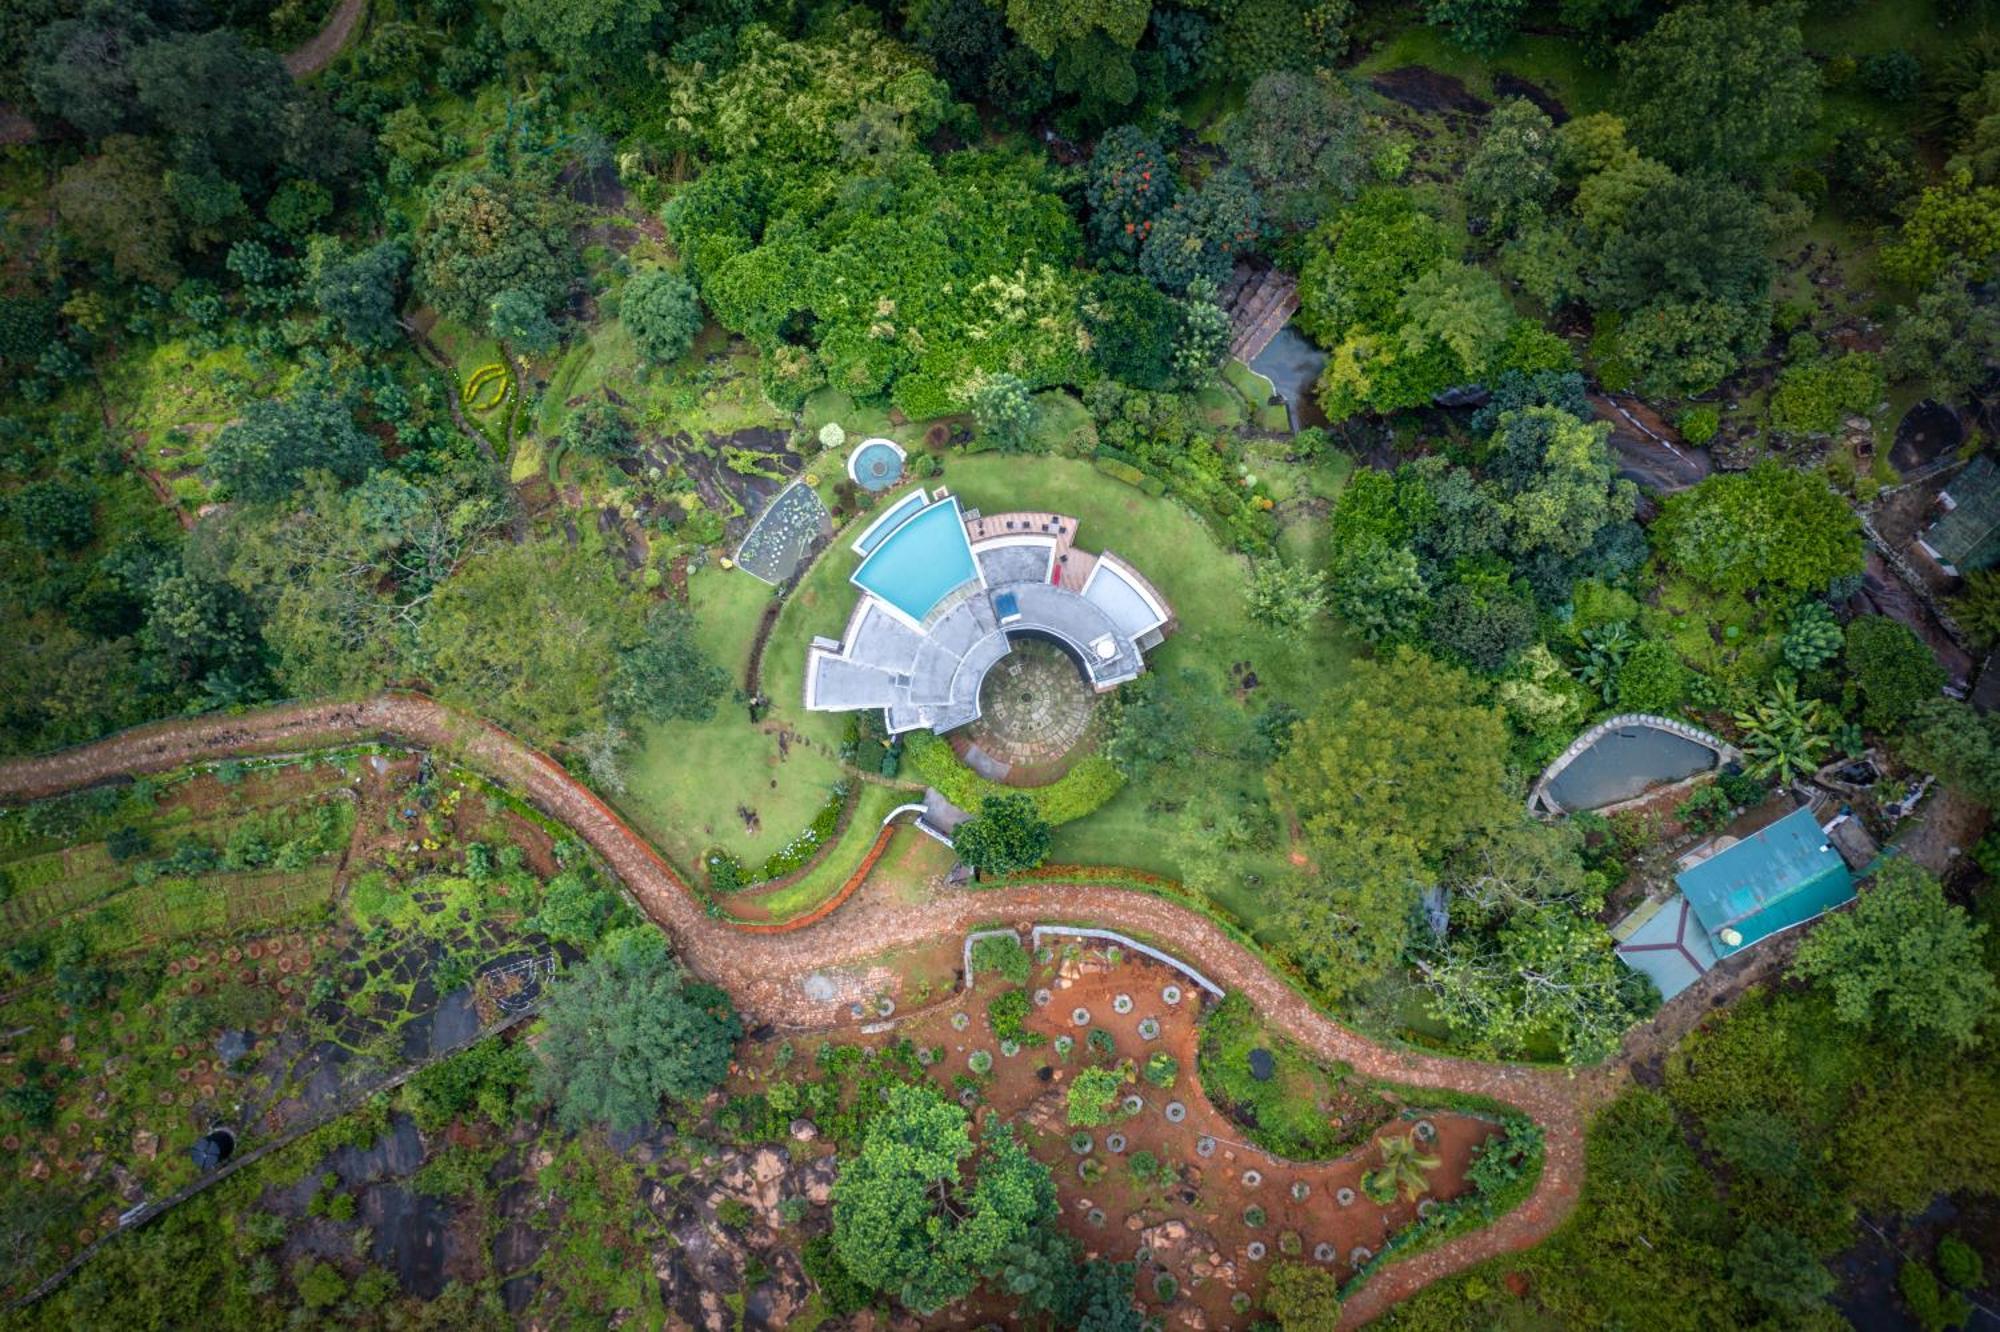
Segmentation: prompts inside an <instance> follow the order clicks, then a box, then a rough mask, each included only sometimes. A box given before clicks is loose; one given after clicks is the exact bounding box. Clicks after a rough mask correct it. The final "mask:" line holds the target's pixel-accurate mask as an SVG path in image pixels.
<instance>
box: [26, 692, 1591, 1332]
mask: <svg viewBox="0 0 2000 1332" xmlns="http://www.w3.org/2000/svg"><path fill="white" fill-rule="evenodd" d="M357 736H359V737H373V736H385V737H394V738H398V739H401V740H402V741H404V742H405V743H411V744H416V745H420V746H425V747H430V748H434V749H439V750H442V751H445V752H446V754H447V756H448V757H450V758H452V759H453V760H455V761H456V762H458V763H459V764H461V765H462V766H466V767H470V768H474V769H476V770H478V771H480V772H483V773H485V774H486V775H487V776H488V777H489V778H491V779H493V780H496V781H498V782H501V783H502V784H504V785H507V786H510V787H512V788H513V789H515V790H517V791H519V792H520V793H521V794H522V796H523V797H524V798H526V799H528V800H529V801H530V802H531V803H533V804H534V805H536V806H537V807H538V808H540V809H542V810H543V811H544V812H546V813H548V814H549V815H551V816H552V817H554V818H556V819H558V820H560V821H561V822H563V823H564V824H566V825H567V826H568V827H569V828H570V830H571V831H572V832H573V833H574V834H575V835H576V836H577V837H579V838H580V839H581V840H583V841H584V842H586V843H587V844H589V845H590V846H591V847H592V848H593V849H594V850H596V851H597V852H598V854H599V855H601V856H602V857H603V858H604V861H605V863H606V864H607V865H609V866H610V867H611V869H612V870H613V871H614V872H615V873H616V874H618V876H619V877H620V878H621V879H622V880H623V881H624V883H625V885H626V887H627V888H628V889H629V890H630V891H631V893H632V895H633V897H634V898H635V900H637V901H638V902H639V903H640V905H641V906H642V907H643V908H644V909H645V911H646V912H647V914H648V915H650V916H651V917H652V918H653V920H654V921H655V922H656V923H658V924H659V925H660V926H662V927H663V928H665V929H666V930H668V931H669V932H670V933H671V934H672V936H673V937H674V940H675V943H676V945H677V946H678V948H679V950H680V952H681V955H682V956H683V957H684V958H685V959H686V960H687V963H688V965H689V967H690V969H691V970H693V971H695V972H696V973H697V974H699V975H701V976H703V977H704V978H705V979H709V980H713V981H715V982H717V983H720V984H722V985H723V986H724V987H725V988H727V989H729V990H730V992H731V993H732V994H733V995H734V996H735V998H736V1000H737V1003H738V1005H739V1007H741V1008H742V1010H743V1011H744V1012H745V1014H746V1016H747V1017H748V1018H749V1020H750V1021H751V1023H752V1024H755V1023H757V1022H760V1021H768V1022H770V1023H771V1025H773V1026H774V1027H778V1028H787V1029H794V1030H798V1029H810V1028H815V1027H819V1028H823V1027H825V1026H828V1025H833V1024H834V1023H835V1022H836V1021H837V1019H832V1018H830V1017H829V1015H828V1014H827V1013H826V1012H825V1011H824V1010H823V1009H818V1008H803V1007H802V1005H803V1001H802V1000H801V998H800V985H799V982H800V981H801V980H802V978H803V977H804V976H806V975H807V974H809V973H811V972H812V971H815V970H819V969H821V968H824V967H827V966H833V965H839V964H842V963H847V962H853V961H858V960H861V959H865V958H868V957H874V956H879V955H881V954H882V953H883V952H884V951H887V950H890V949H894V948H897V947H901V946H905V945H908V944H916V943H923V942H928V941H931V940H935V939H937V938H939V937H941V936H947V935H949V934H954V933H962V932H963V931H964V930H966V929H970V928H975V927H977V926H980V925H984V924H989V923H994V922H996V921H997V922H999V923H1008V922H1021V923H1027V924H1044V925H1049V926H1055V925H1058V924H1061V923H1063V922H1075V923H1076V924H1078V925H1080V926H1082V927H1084V928H1092V929H1095V928H1113V927H1115V928H1117V929H1119V930H1120V931H1121V932H1126V933H1130V934H1133V935H1135V936H1143V937H1145V938H1146V939H1149V940H1152V941H1153V944H1154V946H1156V947H1160V948H1163V949H1166V950H1168V951H1171V952H1172V953H1174V954H1175V955H1177V956H1181V957H1185V958H1187V959H1189V960H1190V962H1192V963H1196V964H1198V965H1199V966H1200V969H1201V970H1202V971H1203V972H1204V973H1205V974H1206V975H1207V976H1208V977H1210V978H1211V979H1212V980H1214V981H1215V982H1216V983H1218V984H1220V985H1223V986H1226V987H1228V988H1232V989H1237V990H1240V991H1242V992H1243V993H1244V995H1245V996H1246V997H1247V998H1248V999H1249V1000H1250V1001H1251V1003H1252V1004H1254V1005H1256V1006H1257V1007H1258V1008H1259V1009H1260V1010H1262V1011H1263V1012H1264V1013H1265V1015H1266V1016H1267V1018H1268V1019H1269V1020H1270V1021H1271V1022H1273V1023H1274V1024H1276V1025H1277V1026H1279V1027H1281V1028H1283V1029H1284V1030H1286V1031H1287V1032H1288V1033H1289V1034H1290V1035H1291V1036H1292V1037H1293V1039H1295V1040H1296V1041H1298V1042H1299V1044H1300V1045H1301V1046H1302V1047H1303V1048H1304V1049H1306V1050H1307V1051H1308V1052H1310V1053H1313V1054H1315V1055H1317V1056H1318V1057H1321V1058H1324V1059H1328V1060H1334V1061H1340V1062H1344V1063H1346V1064H1347V1065H1349V1066H1350V1067H1352V1068H1353V1069H1355V1070H1356V1072H1358V1073H1360V1074H1362V1075H1363V1076H1367V1077H1373V1078H1379V1079H1382V1080H1385V1081H1392V1082H1398V1083H1403V1084H1405V1085H1408V1086H1413V1087H1425V1088H1437V1089H1441V1090H1444V1091H1448V1092H1449V1091H1462V1092H1468V1093H1471V1094H1475V1095H1479V1096H1483V1097H1489V1098H1491V1099H1494V1100H1499V1101H1503V1102H1506V1103H1507V1104H1510V1105H1513V1106H1515V1107H1517V1108H1518V1109H1519V1110H1521V1111H1522V1112H1523V1113H1525V1114H1527V1115H1528V1116H1530V1117H1531V1118H1533V1119H1534V1120H1535V1121H1536V1122H1538V1123H1539V1124H1541V1125H1542V1127H1543V1131H1544V1133H1545V1135H1546V1141H1547V1144H1548V1155H1547V1163H1546V1166H1545V1168H1544V1171H1543V1175H1542V1180H1541V1183H1540V1185H1539V1186H1538V1187H1537V1188H1536V1189H1535V1191H1534V1193H1533V1194H1532V1195H1531V1196H1530V1197H1529V1198H1528V1200H1527V1201H1526V1202H1524V1203H1523V1204H1522V1205H1521V1206H1519V1207H1517V1208H1515V1209H1514V1210H1513V1211H1510V1212H1508V1213H1507V1214H1506V1215H1505V1216H1503V1217H1501V1218H1499V1219H1498V1220H1497V1221H1495V1222H1494V1223H1493V1224H1491V1225H1489V1226H1485V1227H1482V1228H1481V1229H1478V1230H1475V1231H1472V1232H1469V1233H1467V1234H1463V1235H1459V1236H1456V1237H1454V1238H1452V1239H1450V1240H1447V1241H1445V1242H1444V1243H1441V1244H1439V1245H1437V1246H1436V1247H1434V1248H1430V1249H1427V1250H1425V1251H1424V1252H1422V1253H1420V1254H1417V1255H1414V1256H1412V1257H1410V1258H1408V1259H1406V1260H1403V1261H1399V1262H1396V1263H1393V1264H1391V1265H1390V1266H1389V1267H1387V1268H1386V1269H1385V1270H1383V1271H1382V1272H1381V1273H1380V1274H1379V1275H1377V1276H1376V1277H1374V1278H1373V1279H1371V1280H1370V1282H1369V1283H1368V1284H1367V1286H1366V1287H1364V1288H1363V1289H1362V1290H1361V1291H1359V1292H1357V1293H1356V1295H1355V1298H1354V1299H1353V1300H1352V1301H1351V1302H1350V1304H1349V1305H1348V1306H1347V1310H1346V1316H1347V1317H1348V1318H1349V1319H1351V1320H1352V1321H1354V1322H1362V1321H1366V1319H1368V1318H1370V1317H1373V1316H1374V1315H1376V1314H1379V1313H1380V1312H1381V1311H1382V1310H1384V1309H1386V1308H1387V1307H1388V1306H1389V1305H1390V1304H1393V1303H1394V1302H1395V1301H1397V1300H1399V1299H1401V1298H1403V1297H1405V1296H1407V1295H1409V1294H1411V1293H1413V1292H1414V1291H1416V1290H1418V1289H1420V1288H1421V1287H1422V1286H1424V1285H1426V1284H1428V1283H1429V1282H1431V1281H1433V1280H1436V1279H1437V1278H1439V1277H1441V1276H1445V1275H1448V1274H1450V1273H1452V1272H1456V1271H1460V1270H1462V1269H1464V1268H1466V1267H1468V1266H1471V1265H1473V1264H1475V1263H1478V1262H1481V1261H1484V1260H1485V1259H1488V1258H1491V1257H1495V1256H1497V1255H1500V1254H1503V1253H1508V1252H1513V1251H1516V1250H1518V1249H1522V1248H1526V1247H1528V1246H1529V1245H1532V1244H1535V1243H1537V1242H1539V1241H1540V1240H1541V1239H1543V1238H1545V1237H1546V1236H1547V1235H1548V1234H1549V1233H1550V1232H1551V1231H1553V1230H1554V1229H1555V1228H1556V1227H1557V1226H1558V1225H1559V1224H1561V1222H1562V1221H1563V1219H1564V1218H1565V1217H1567V1215H1568V1214H1569V1211H1570V1208H1571V1207H1572V1206H1573V1205H1574V1203H1575V1201H1576V1195H1577V1190H1578V1187H1579V1186H1580V1184H1581V1181H1582V1174H1583V1129H1584V1124H1585V1122H1586V1120H1587V1118H1588V1116H1589V1114H1590V1112H1591V1111H1592V1110H1593V1109H1594V1108H1595V1107H1596V1106H1597V1105H1599V1104H1601V1103H1603V1101H1604V1100H1606V1099H1608V1097H1609V1096H1610V1095H1612V1094H1614V1093H1615V1091H1616V1090H1617V1088H1618V1086H1619V1085H1620V1083H1621V1082H1622V1080H1623V1077H1624V1070H1623V1068H1622V1066H1615V1065H1614V1066H1605V1067H1600V1068H1597V1069H1591V1070H1576V1071H1571V1070H1558V1069H1548V1068H1532V1067H1523V1066H1513V1065H1498V1064H1486V1063H1479V1062H1476V1061H1473V1060H1467V1059H1456V1058H1451V1057H1447V1056H1442V1055H1435V1054H1427V1053H1421V1052H1417V1051H1413V1050H1399V1049H1395V1048H1393V1047H1388V1046H1384V1045H1381V1044H1378V1043H1376V1042H1374V1041H1371V1040H1368V1039H1366V1038H1364V1037H1362V1036H1360V1035H1359V1034H1357V1033H1355V1032H1353V1031H1351V1030H1349V1029H1348V1028H1346V1027H1343V1026H1341V1025H1340V1024H1339V1023H1337V1022H1334V1021H1333V1020H1332V1019H1330V1018H1328V1017H1327V1016H1326V1015H1325V1014H1323V1013H1321V1012H1320V1011H1319V1010H1318V1009H1317V1008H1315V1007H1314V1006H1313V1005H1312V1004H1311V1002H1310V1001H1309V1000H1308V999H1307V998H1306V996H1305V995H1304V994H1303V993H1302V992H1300V991H1299V990H1298V989H1297V988H1295V986H1294V984H1293V983H1292V982H1291V981H1289V980H1288V979H1287V978H1285V977H1284V976H1282V975H1281V974H1279V973H1278V972H1276V971H1274V970H1272V969H1271V967H1270V966H1269V965H1267V963H1266V962H1265V961H1264V959H1263V958H1262V957H1261V956H1259V954H1258V953H1257V952H1256V951H1255V949H1254V945H1252V944H1251V943H1249V942H1248V941H1247V940H1245V939H1242V938H1239V937H1237V936H1236V934H1235V933H1233V932H1232V931H1231V930H1230V929H1229V928H1228V927H1227V926H1226V925H1224V924H1223V923H1222V922H1219V921H1215V920H1211V919H1210V918H1208V917H1207V916H1205V915H1203V914H1201V913H1200V912H1198V911H1197V910H1194V909H1191V908H1190V907H1188V906H1186V905H1183V904H1181V903H1178V902H1175V901H1173V900H1171V899H1168V898H1164V897H1161V896H1156V895H1153V894H1149V893H1146V892H1143V891H1134V890H1133V889H1129V888H1119V887H1111V886H1107V885H1105V884H1102V883H1099V884H1095V885H1087V886H1072V885H1060V884H1033V883H1021V884H1009V885H1007V886H1005V887H997V888H994V889H991V890H987V891H981V892H967V893H952V894H943V895H940V896H939V897H937V898H936V899H934V900H931V901H926V902H918V903H903V902H898V901H896V900H894V899H893V898H891V897H888V896H886V895H885V896H884V897H883V898H881V899H876V898H864V899H863V900H862V901H860V902H857V903H856V904H855V908H854V909H853V910H848V911H841V910H840V908H841V906H842V905H843V904H846V903H848V902H850V901H852V900H853V899H854V898H855V897H856V896H857V895H858V894H859V893H860V890H861V889H862V888H863V886H864V885H865V884H866V882H867V879H868V874H869V871H870V870H872V869H873V867H874V865H875V863H876V862H877V861H878V860H879V859H880V857H881V855H882V853H883V851H884V850H885V849H886V848H887V846H888V844H889V841H890V840H891V838H892V836H893V831H892V830H891V829H887V828H885V829H884V830H883V831H882V832H881V833H880V834H878V835H877V839H876V843H875V845H874V847H872V848H871V850H870V852H869V855H868V856H867V857H866V858H865V859H864V861H863V863H862V865H861V867H860V868H859V869H858V870H857V871H856V873H855V874H854V875H853V876H852V877H851V878H850V880H849V882H848V883H847V884H845V885H843V887H842V890H841V892H840V893H838V894H836V895H835V897H834V898H832V899H830V900H829V901H828V902H827V903H825V904H824V905H822V906H821V907H820V908H819V909H817V910H816V911H815V912H813V913H810V914H809V915H807V916H805V917H801V918H799V919H797V920H795V921H790V922H787V923H785V924H783V925H772V926H765V927H763V928H759V927H757V926H752V925H741V924H732V923H728V922H724V921H721V920H717V919H713V918H711V916H710V914H709V910H708V908H707V907H706V905H705V904H704V903H703V902H702V901H701V900H700V899H699V898H698V897H697V896H696V895H695V893H694V892H692V891H691V890H690V889H689V887H688V886H687V884H686V883H685V881H684V880H682V879H681V877H680V876H679V875H678V874H677V873H676V872H675V871H674V869H673V868H672V866H671V865H669V864H668V863H667V861H666V860H665V858H664V857H662V856H661V855H660V854H659V852H658V851H657V850H655V849H654V848H653V847H652V845H651V844H650V843H649V842H647V841H646V840H645V839H644V838H642V837H641V836H640V835H639V834H638V833H637V832H635V831H634V830H633V829H632V828H631V826H630V825H629V824H627V823H626V822H625V820H624V819H623V818H621V817H620V816H619V815H618V814H617V812H616V811H614V810H613V809H611V807H610V806H609V805H607V804H606V803H605V802H604V801H603V800H602V799H600V798H599V797H598V796H597V795H596V794H595V793H594V792H592V791H590V790H589V789H588V788H587V787H585V786H583V784H582V783H581V782H579V781H578V780H577V779H576V778H575V777H573V776H572V775H571V774H570V773H569V772H567V771H566V770H565V769H564V768H563V767H562V766H561V765H560V764H559V763H557V762H556V761H555V760H554V759H552V758H550V757H549V756H548V755H546V754H544V753H542V752H541V751H539V750H537V749H534V748H533V747H531V746H529V745H527V744H526V743H524V742H523V741H521V740H520V739H518V738H517V737H515V736H513V735H511V734H509V733H508V732H506V731H505V730H503V729H502V728H500V727H499V726H497V725H494V724H492V723H490V722H486V721H483V720H480V719H475V718H470V717H467V716H465V715H464V714H461V713H458V712H456V711H454V710H452V709H450V708H448V707H445V706H444V705H442V704H440V703H437V702H436V701H434V700H431V699H428V698H424V697H421V696H416V695H410V694H380V695H375V696H373V697H370V698H366V699H362V700H350V701H339V702H321V703H300V704H292V705H288V706H283V707H277V708H271V709H266V710H263V711H260V712H255V713H247V714H243V715H238V716H217V717H206V718H200V719H195V720H177V721H171V722H166V723H156V724H153V725H149V726H143V727H138V728H135V729H133V730H130V731H126V732H123V733H121V734H118V735H115V736H112V737H110V738H108V739H105V740H101V741H98V742H95V743H93V744H89V745H84V746H80V747H78V748H74V749H70V750H65V751H60V752H58V753H54V754H49V755H44V756H41V757H37V758H29V759H22V760H17V761H14V762H11V763H7V764H5V765H0V800H9V801H17V800H27V799H33V798H36V797H40V796H47V795H54V794H58V793H60V792H63V791H66V790H71V789H75V788H77V787H82V786H88V785H92V784H94V783H97V782H101V781H104V780H108V779H111V778H113V777H117V776H120V775H124V774H131V773H141V772H158V771H166V770H170V769H173V768H176V767H180V766H183V765H185V764H187V763H190V762H194V761H198V760H202V759H214V758H222V757H227V756H231V755H238V754H257V753H266V752H270V751H273V750H298V749H300V748H306V747H319V746H324V745H327V744H330V743H338V742H341V741H348V742H351V741H352V740H353V739H354V738H356V737H357Z"/></svg>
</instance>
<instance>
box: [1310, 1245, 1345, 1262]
mask: <svg viewBox="0 0 2000 1332" xmlns="http://www.w3.org/2000/svg"><path fill="white" fill-rule="evenodd" d="M1339 1257H1340V1251H1339V1250H1337V1249H1335V1248H1334V1247H1333V1246H1332V1245H1331V1244H1315V1245H1313V1261H1314V1262H1316V1263H1330V1262H1334V1261H1335V1260H1337V1259H1338V1258H1339Z"/></svg>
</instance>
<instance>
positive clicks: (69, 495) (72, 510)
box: [7, 480, 97, 552]
mask: <svg viewBox="0 0 2000 1332" xmlns="http://www.w3.org/2000/svg"><path fill="white" fill-rule="evenodd" d="M96 507H97V493H96V492H95V491H94V490H92V489H91V488H90V487H88V486H82V485H78V484H77V483H75V482H73V481H62V480H47V481H35V482H31V483H30V484H28V485H25V486H23V487H21V489H19V490H18V491H16V492H14V495H13V496H12V498H10V499H9V500H8V501H7V510H8V512H9V513H11V514H12V515H13V518H14V521H15V522H17V523H19V524H20V525H21V535H22V536H24V537H26V538H27V539H28V544H29V545H31V546H34V547H35V548H36V549H37V550H43V551H49V552H54V551H68V550H81V549H82V548H83V547H85V546H87V545H89V544H90V541H91V538H92V537H94V536H95V535H96V534H97V519H96V516H95V509H96Z"/></svg>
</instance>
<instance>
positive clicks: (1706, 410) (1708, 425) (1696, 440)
mask: <svg viewBox="0 0 2000 1332" xmlns="http://www.w3.org/2000/svg"><path fill="white" fill-rule="evenodd" d="M1679 425H1680V428H1681V438H1682V439H1684V440H1686V441H1687V442H1688V443H1690V444H1706V443H1708V442H1709V441H1710V440H1712V439H1714V438H1715V433H1716V431H1718V430H1720V429H1721V428H1722V413H1721V412H1720V411H1718V410H1717V409H1716V408H1714V407H1708V406H1700V407H1690V408H1688V409H1687V410H1686V411H1684V412H1682V413H1681V415H1680V422H1679Z"/></svg>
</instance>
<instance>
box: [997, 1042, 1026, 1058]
mask: <svg viewBox="0 0 2000 1332" xmlns="http://www.w3.org/2000/svg"><path fill="white" fill-rule="evenodd" d="M1019 1053H1021V1043H1020V1042H1019V1041H1002V1042H1000V1057H1001V1058H1002V1059H1012V1058H1013V1057H1014V1056H1015V1055H1017V1054H1019Z"/></svg>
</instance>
